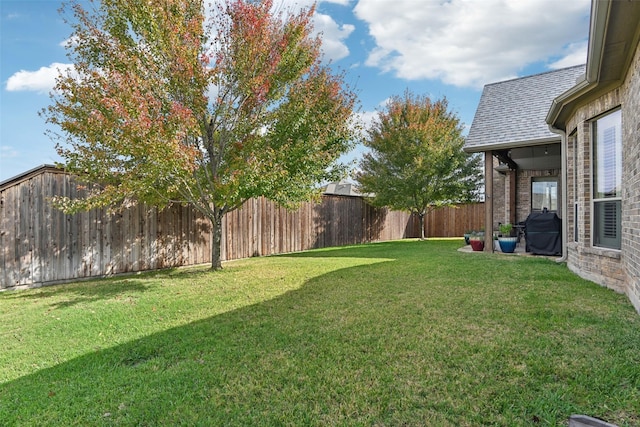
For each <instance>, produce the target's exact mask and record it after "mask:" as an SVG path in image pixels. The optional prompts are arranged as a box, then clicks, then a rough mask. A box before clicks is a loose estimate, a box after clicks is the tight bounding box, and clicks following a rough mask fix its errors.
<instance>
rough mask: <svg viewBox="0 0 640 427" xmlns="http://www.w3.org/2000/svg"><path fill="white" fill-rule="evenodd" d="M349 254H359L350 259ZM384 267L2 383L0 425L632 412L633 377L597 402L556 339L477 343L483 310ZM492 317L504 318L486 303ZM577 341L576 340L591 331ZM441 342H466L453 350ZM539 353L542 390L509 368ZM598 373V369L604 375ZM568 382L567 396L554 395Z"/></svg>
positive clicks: (552, 418)
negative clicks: (529, 344) (563, 361)
mask: <svg viewBox="0 0 640 427" xmlns="http://www.w3.org/2000/svg"><path fill="white" fill-rule="evenodd" d="M374 246H377V245H374ZM378 248H379V249H380V250H382V252H384V251H385V250H386V251H387V252H393V251H390V248H389V247H388V246H386V245H385V244H381V245H380V246H379V247H378ZM350 252H351V251H350V250H349V248H345V249H344V250H336V251H328V252H325V251H322V252H320V253H319V254H316V255H317V256H354V255H353V254H351V253H350ZM357 253H358V254H359V255H360V256H361V257H362V256H363V251H362V248H359V250H358V252H357ZM364 254H365V255H364V256H367V257H372V258H374V257H375V258H378V257H380V252H377V251H364ZM287 256H296V257H297V256H301V255H300V254H291V255H287ZM395 262H396V263H397V262H402V261H400V260H396V261H395ZM388 264H389V263H387V262H383V263H376V264H369V265H366V266H356V267H350V268H347V269H343V270H337V271H333V272H330V273H327V274H324V275H322V276H318V277H315V278H313V279H311V280H309V281H308V282H307V283H305V285H304V286H303V287H301V288H299V289H297V290H294V291H290V292H287V293H285V294H283V295H281V296H279V297H277V298H274V299H271V300H267V301H264V302H262V303H259V304H254V305H250V306H246V307H243V308H240V309H238V310H235V311H231V312H227V313H224V314H221V315H218V316H214V317H210V318H207V319H204V320H201V321H197V322H193V323H190V324H187V325H184V326H180V327H176V328H172V329H168V330H166V331H163V332H160V333H157V334H153V335H149V336H146V337H144V338H141V339H137V340H134V341H132V342H129V343H126V344H123V345H119V346H116V347H113V348H109V349H106V350H99V351H96V352H93V353H91V354H86V355H84V356H81V357H78V358H75V359H73V360H69V361H66V362H63V363H61V364H59V365H57V366H55V367H52V368H48V369H44V370H41V371H38V372H35V373H33V374H31V375H27V376H24V377H22V378H19V379H16V380H14V381H10V382H7V383H5V384H2V385H0V419H1V420H3V422H5V423H6V425H171V426H173V425H203V426H204V425H206V426H209V425H242V426H246V425H529V424H531V420H535V419H540V420H545V422H547V423H548V424H551V425H560V424H562V423H564V422H565V421H566V419H567V418H568V416H569V414H570V413H574V412H580V413H585V412H591V413H593V412H594V411H596V410H600V411H604V409H602V408H603V407H606V405H609V407H610V409H608V410H609V411H618V412H619V413H622V412H623V411H627V412H628V413H633V412H632V411H634V410H635V409H637V404H636V407H634V406H633V403H629V399H628V398H626V400H625V398H623V394H626V395H627V396H633V395H636V396H637V395H638V394H640V379H637V378H636V380H633V381H629V380H626V383H625V387H626V389H625V390H622V391H619V392H615V393H616V394H615V396H609V397H608V401H603V402H600V401H599V400H600V399H599V396H598V394H597V393H592V392H591V391H590V386H591V384H593V383H594V382H595V383H597V380H600V377H599V376H600V375H601V374H600V372H597V373H593V374H592V373H588V374H587V375H584V374H583V375H582V376H581V375H580V373H579V372H575V371H571V366H560V364H559V363H557V360H558V358H562V357H563V352H564V350H563V349H562V346H556V345H551V344H553V343H552V342H551V341H553V339H555V337H556V335H559V334H561V333H560V332H559V331H554V335H553V336H549V337H547V336H542V335H541V338H544V339H545V340H546V342H547V343H549V342H551V344H550V345H548V346H547V347H540V348H533V349H532V348H524V349H523V348H519V347H518V345H519V344H517V342H518V339H519V338H520V337H519V336H510V335H508V334H498V335H496V336H495V337H493V338H492V340H489V341H488V342H485V341H484V340H483V339H479V338H478V335H479V334H483V333H489V332H493V330H490V329H489V327H494V326H495V325H491V324H488V325H487V324H483V323H482V322H483V321H484V318H485V314H486V313H484V312H478V313H466V315H467V316H469V317H470V318H471V321H469V319H465V318H463V317H462V316H461V313H463V312H465V310H466V307H465V306H461V307H459V308H458V307H455V306H446V307H447V309H443V308H442V306H441V305H439V304H434V303H433V302H432V301H433V300H435V299H437V298H440V299H441V301H447V300H448V299H452V297H453V296H455V297H456V298H457V301H460V303H461V304H463V303H464V301H467V300H470V298H467V297H466V296H465V295H463V294H462V295H461V293H463V292H465V291H468V290H465V289H464V288H463V287H460V288H453V287H452V288H451V289H450V290H448V291H446V292H449V293H448V294H447V293H444V292H445V291H443V289H444V288H442V289H438V290H437V292H431V291H430V290H429V289H428V288H427V287H426V286H424V284H423V283H417V284H416V286H414V287H411V286H391V285H392V284H393V283H394V282H395V281H399V280H402V279H398V278H397V277H390V276H389V275H388V274H389V273H388V271H389V268H388ZM345 277H346V279H345ZM372 278H375V279H372ZM394 279H395V280H394ZM122 286H125V284H122ZM540 304H542V305H543V306H545V302H544V301H542V302H540ZM491 309H495V310H497V311H499V310H502V309H503V308H502V307H501V306H500V303H497V302H496V303H495V304H491V306H489V307H487V308H486V310H491ZM574 309H576V310H578V309H579V307H576V308H574ZM549 310H552V308H549ZM440 311H444V314H443V313H440ZM590 327H591V328H592V326H590ZM504 329H505V330H506V331H508V330H509V329H508V328H507V327H506V325H505V328H504ZM558 329H560V328H558ZM569 332H571V331H569ZM579 332H580V334H581V337H580V339H581V340H584V339H585V338H588V337H587V334H590V333H591V334H596V333H597V331H595V329H580V330H579ZM447 334H449V335H451V334H453V335H454V336H456V339H457V340H459V341H461V342H467V341H468V345H467V346H465V347H461V348H460V349H455V348H451V341H449V340H446V339H443V337H444V335H447ZM568 335H570V333H569V334H568ZM632 340H633V337H632V336H629V337H627V340H626V341H627V342H629V341H632ZM514 341H515V342H516V344H514V343H513V342H514ZM523 345H524V344H523ZM578 350H579V351H577V352H576V354H581V351H582V350H584V351H585V353H586V352H588V351H589V347H588V346H586V347H585V348H579V349H578ZM537 351H544V352H545V354H544V357H543V358H540V359H538V358H535V359H532V360H534V361H535V362H536V363H538V364H539V365H540V366H538V367H537V368H538V369H539V371H540V372H539V374H540V375H545V376H546V377H545V378H546V379H544V380H543V381H542V382H541V383H540V382H536V381H533V378H532V377H535V376H536V373H535V372H533V371H529V372H528V373H527V375H524V373H523V372H522V371H521V369H523V368H522V367H521V364H522V363H524V362H523V361H519V362H518V363H514V364H510V362H509V361H510V358H517V357H522V358H524V361H525V362H526V360H527V359H526V358H527V357H533V356H531V355H530V354H528V353H527V352H530V353H535V352H537ZM498 354H506V355H508V356H505V357H503V358H498ZM597 354H598V353H597V352H596V353H593V354H586V355H584V356H581V357H583V358H584V359H585V360H588V359H589V358H591V357H592V356H596V355H597ZM595 358H596V357H594V359H595ZM624 358H625V356H624V355H623V354H621V355H620V358H619V360H617V361H616V364H615V368H616V369H618V370H619V372H626V371H628V370H629V369H631V368H629V367H630V366H631V365H633V360H627V361H626V362H625V359H624ZM599 362H600V361H597V360H596V361H595V362H594V367H595V366H597V365H598V363H599ZM609 362H611V361H605V363H604V364H603V367H602V368H601V369H602V371H603V372H604V371H605V370H609V369H613V367H612V364H611V363H609ZM502 364H504V365H505V366H502ZM558 366H560V368H561V369H560V370H558V369H557V367H558ZM528 369H530V370H532V369H536V366H533V365H530V366H529V368H528ZM558 375H562V377H558ZM568 383H571V387H573V388H571V389H566V388H563V386H564V385H565V384H568ZM600 384H601V383H600ZM613 390H614V391H615V389H613ZM578 392H580V393H578ZM574 394H578V395H577V396H574ZM545 399H546V400H545ZM616 402H617V403H616ZM616 405H618V406H616ZM479 408H481V410H479Z"/></svg>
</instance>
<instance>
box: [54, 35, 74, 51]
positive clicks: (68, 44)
mask: <svg viewBox="0 0 640 427" xmlns="http://www.w3.org/2000/svg"><path fill="white" fill-rule="evenodd" d="M78 41H79V40H78V36H76V35H73V36H71V37H69V38H68V39H65V40H63V41H61V42H60V43H58V45H59V46H62V47H64V48H65V49H66V48H71V47H73V46H77V45H78Z"/></svg>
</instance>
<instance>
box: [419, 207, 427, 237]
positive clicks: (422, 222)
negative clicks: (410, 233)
mask: <svg viewBox="0 0 640 427" xmlns="http://www.w3.org/2000/svg"><path fill="white" fill-rule="evenodd" d="M418 218H419V219H420V240H424V239H425V234H424V212H420V213H419V214H418Z"/></svg>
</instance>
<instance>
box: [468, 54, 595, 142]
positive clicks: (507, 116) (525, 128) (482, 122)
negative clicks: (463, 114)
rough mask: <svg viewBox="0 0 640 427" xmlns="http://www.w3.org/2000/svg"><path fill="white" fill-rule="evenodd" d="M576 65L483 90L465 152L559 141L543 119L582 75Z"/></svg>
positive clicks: (509, 81) (581, 66)
mask: <svg viewBox="0 0 640 427" xmlns="http://www.w3.org/2000/svg"><path fill="white" fill-rule="evenodd" d="M584 71H585V66H584V65H578V66H574V67H569V68H563V69H560V70H554V71H549V72H546V73H542V74H536V75H533V76H528V77H521V78H518V79H513V80H507V81H503V82H498V83H491V84H488V85H486V86H485V87H484V90H483V91H482V96H481V97H480V103H479V104H478V109H477V110H476V114H475V117H474V118H473V123H472V124H471V129H470V130H469V135H468V136H467V139H466V142H465V145H464V150H465V151H468V152H479V151H484V150H485V149H487V148H501V147H502V148H510V147H514V146H522V145H528V144H530V143H536V142H542V141H549V140H553V139H559V137H558V135H556V134H554V133H552V132H551V131H550V130H549V127H548V125H547V123H546V122H545V119H546V117H547V113H548V111H549V108H550V107H551V102H552V101H553V99H554V98H555V97H557V96H558V95H560V94H561V93H563V92H565V91H566V90H568V89H570V88H571V87H573V86H574V85H575V84H576V80H577V79H578V78H579V77H580V76H582V75H583V74H584Z"/></svg>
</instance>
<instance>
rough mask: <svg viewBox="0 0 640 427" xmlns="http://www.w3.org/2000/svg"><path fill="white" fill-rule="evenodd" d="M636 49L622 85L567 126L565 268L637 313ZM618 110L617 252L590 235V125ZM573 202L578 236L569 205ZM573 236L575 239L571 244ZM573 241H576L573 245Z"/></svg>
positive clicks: (639, 98)
mask: <svg viewBox="0 0 640 427" xmlns="http://www.w3.org/2000/svg"><path fill="white" fill-rule="evenodd" d="M639 94H640V46H639V47H638V48H637V49H636V54H635V57H634V60H633V62H632V64H631V67H630V69H629V72H628V74H627V75H626V77H625V79H624V82H623V84H622V86H620V87H618V88H616V89H614V90H612V91H610V92H608V93H605V94H603V95H602V96H599V97H598V98H596V99H594V100H592V101H591V102H589V103H588V104H586V105H583V106H581V107H580V108H578V109H576V111H575V113H574V116H573V117H572V118H571V120H570V121H569V122H568V123H567V133H568V134H569V135H570V136H569V138H568V144H567V161H568V167H567V179H568V182H567V183H568V191H569V194H568V197H569V199H568V200H569V209H570V212H569V213H570V214H569V215H568V217H567V220H568V228H569V230H568V236H569V244H568V248H567V249H568V250H567V252H568V254H567V255H568V259H567V265H568V267H569V269H571V270H572V271H574V272H575V273H577V274H578V275H580V276H582V277H585V278H587V279H589V280H592V281H594V282H596V283H599V284H601V285H603V286H607V287H609V288H611V289H614V290H616V291H618V292H624V293H626V294H627V295H628V296H629V299H630V300H631V302H632V303H633V304H634V306H635V308H636V309H637V310H638V311H639V312H640V267H639V266H640V95H639ZM617 107H621V109H622V144H623V147H622V153H623V158H622V162H623V165H622V168H623V172H622V188H623V193H622V245H621V250H619V251H618V250H611V249H605V248H597V247H593V245H592V236H591V219H592V218H591V209H592V203H591V179H592V178H591V158H592V155H591V121H592V120H593V119H595V118H597V117H598V116H599V115H601V114H604V113H607V112H608V111H610V110H612V109H614V108H617ZM574 201H575V202H577V207H578V214H577V230H578V233H577V236H574V234H573V229H574V225H575V223H574V212H573V203H574ZM575 237H577V239H574V238H575ZM574 240H577V242H573V241H574Z"/></svg>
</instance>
